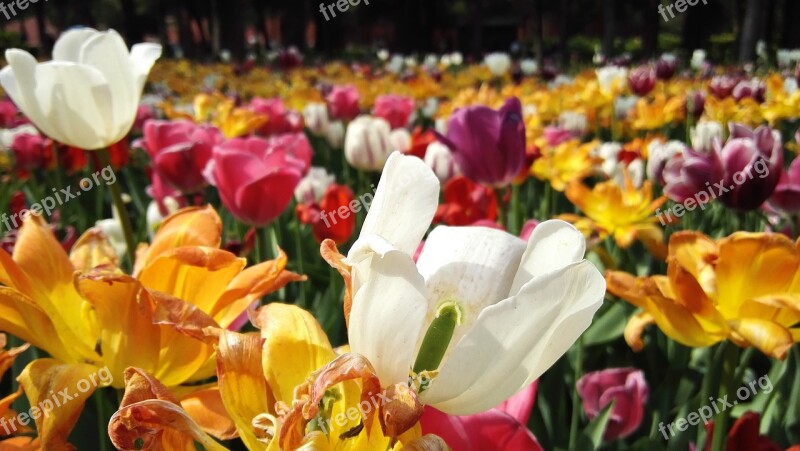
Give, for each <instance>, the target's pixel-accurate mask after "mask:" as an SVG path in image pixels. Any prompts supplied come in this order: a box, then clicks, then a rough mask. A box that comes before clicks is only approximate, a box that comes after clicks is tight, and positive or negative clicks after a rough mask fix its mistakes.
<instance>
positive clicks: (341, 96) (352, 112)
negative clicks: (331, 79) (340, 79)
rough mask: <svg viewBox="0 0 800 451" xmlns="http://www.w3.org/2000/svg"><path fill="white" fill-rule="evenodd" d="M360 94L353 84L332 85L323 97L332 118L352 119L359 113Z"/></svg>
mask: <svg viewBox="0 0 800 451" xmlns="http://www.w3.org/2000/svg"><path fill="white" fill-rule="evenodd" d="M360 100H361V96H360V95H359V93H358V90H357V89H356V88H355V87H354V86H349V85H348V86H334V87H333V89H331V92H330V93H328V95H327V96H326V97H325V101H326V102H327V103H328V111H329V112H330V115H331V117H332V118H333V119H339V120H344V121H352V120H353V119H355V118H356V117H357V116H358V115H359V114H360V113H361V107H360V106H359V101H360Z"/></svg>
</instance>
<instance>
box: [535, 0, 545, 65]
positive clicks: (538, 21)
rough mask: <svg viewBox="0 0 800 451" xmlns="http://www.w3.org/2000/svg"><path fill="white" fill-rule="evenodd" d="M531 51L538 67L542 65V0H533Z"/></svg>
mask: <svg viewBox="0 0 800 451" xmlns="http://www.w3.org/2000/svg"><path fill="white" fill-rule="evenodd" d="M533 53H534V54H535V55H536V62H537V63H538V64H539V67H540V68H542V67H544V10H543V9H542V0H533Z"/></svg>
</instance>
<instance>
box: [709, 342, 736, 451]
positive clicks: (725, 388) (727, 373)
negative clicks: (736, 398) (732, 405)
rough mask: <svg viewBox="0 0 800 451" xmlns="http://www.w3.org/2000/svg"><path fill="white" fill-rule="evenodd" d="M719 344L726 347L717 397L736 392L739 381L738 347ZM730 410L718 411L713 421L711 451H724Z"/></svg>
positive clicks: (731, 344)
mask: <svg viewBox="0 0 800 451" xmlns="http://www.w3.org/2000/svg"><path fill="white" fill-rule="evenodd" d="M721 346H725V347H726V349H725V350H724V352H723V353H722V362H720V363H721V365H722V377H721V380H720V390H719V398H724V397H725V396H731V395H733V394H734V393H735V392H736V387H735V384H737V383H739V382H740V381H737V380H736V374H737V371H736V369H737V367H738V366H739V347H738V346H736V345H734V344H733V343H728V342H725V343H723V344H722V345H721ZM731 410H732V409H725V410H723V411H722V412H720V414H719V416H718V417H717V420H716V421H715V422H714V437H713V439H712V441H711V451H724V450H725V442H726V441H727V438H728V429H729V427H730V420H731Z"/></svg>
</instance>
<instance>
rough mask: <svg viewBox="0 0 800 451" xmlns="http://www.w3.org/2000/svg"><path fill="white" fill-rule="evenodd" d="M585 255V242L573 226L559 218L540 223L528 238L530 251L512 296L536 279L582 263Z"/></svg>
mask: <svg viewBox="0 0 800 451" xmlns="http://www.w3.org/2000/svg"><path fill="white" fill-rule="evenodd" d="M585 253H586V240H585V239H584V238H583V235H582V234H581V232H579V231H578V229H576V228H575V227H573V226H572V224H569V223H567V222H564V221H561V220H557V219H556V220H551V221H545V222H543V223H541V224H539V225H538V226H536V229H534V230H533V233H532V234H531V237H530V239H528V249H527V250H526V251H525V255H523V256H522V264H520V267H519V272H517V276H516V277H515V278H514V284H513V285H512V287H511V291H510V293H511V294H512V295H514V294H516V293H517V292H519V290H520V288H522V286H523V285H525V284H526V283H528V282H529V281H530V280H531V279H532V278H533V277H536V276H540V275H542V274H547V273H549V272H553V271H558V270H559V269H561V268H564V267H566V266H567V265H571V264H572V263H575V262H578V261H581V260H582V259H583V256H584V254H585Z"/></svg>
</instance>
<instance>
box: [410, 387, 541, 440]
mask: <svg viewBox="0 0 800 451" xmlns="http://www.w3.org/2000/svg"><path fill="white" fill-rule="evenodd" d="M536 385H537V383H536V382H534V383H533V384H531V385H530V386H529V387H528V388H526V389H525V390H523V391H521V392H520V393H518V394H516V395H515V396H513V397H512V398H511V399H509V400H508V401H506V402H504V403H502V404H500V405H499V406H497V407H495V408H494V409H492V410H489V411H487V412H483V413H478V414H475V415H468V416H462V417H459V416H454V415H447V414H445V413H442V412H440V411H438V410H436V409H434V408H432V407H426V408H425V413H424V414H423V415H422V419H421V420H420V424H421V425H422V433H423V434H436V435H438V436H439V437H441V438H443V439H444V441H445V442H447V444H448V445H449V446H450V448H452V449H454V450H458V451H473V450H474V451H538V450H542V447H541V446H540V445H539V442H537V441H536V437H534V435H533V433H531V431H530V430H528V428H527V427H526V426H525V425H526V424H527V423H528V419H529V417H530V414H531V410H532V409H533V402H534V399H535V398H536Z"/></svg>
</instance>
